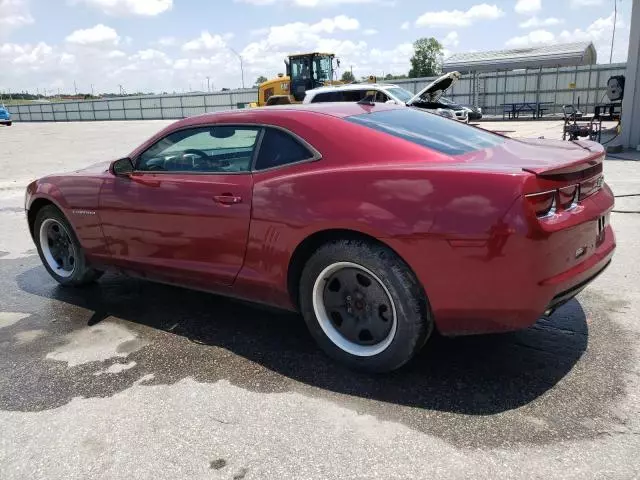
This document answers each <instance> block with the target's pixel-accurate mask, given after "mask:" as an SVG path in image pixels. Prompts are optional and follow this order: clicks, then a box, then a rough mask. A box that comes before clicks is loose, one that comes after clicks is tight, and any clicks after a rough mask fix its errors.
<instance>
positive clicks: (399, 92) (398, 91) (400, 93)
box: [386, 87, 413, 103]
mask: <svg viewBox="0 0 640 480" xmlns="http://www.w3.org/2000/svg"><path fill="white" fill-rule="evenodd" d="M386 90H387V92H389V93H390V94H391V95H393V96H394V97H396V98H397V99H398V100H400V101H402V102H404V103H407V102H408V101H409V100H411V99H412V98H413V93H411V92H410V91H409V90H405V89H404V88H400V87H392V88H387V89H386Z"/></svg>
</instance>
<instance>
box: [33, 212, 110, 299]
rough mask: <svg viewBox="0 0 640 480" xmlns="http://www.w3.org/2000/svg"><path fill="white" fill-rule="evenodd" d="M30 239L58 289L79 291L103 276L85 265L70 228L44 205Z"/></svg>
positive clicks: (79, 246) (57, 213)
mask: <svg viewBox="0 0 640 480" xmlns="http://www.w3.org/2000/svg"><path fill="white" fill-rule="evenodd" d="M33 237H34V239H35V243H36V247H37V249H38V255H40V259H41V260H42V263H43V265H44V267H45V268H46V269H47V271H48V272H49V275H51V276H52V277H53V278H54V280H55V281H57V282H58V283H59V284H60V285H64V286H72V287H80V286H83V285H87V284H90V283H92V282H95V281H96V280H97V279H98V278H100V276H101V275H102V272H101V271H100V270H96V269H94V268H92V267H91V266H89V265H88V264H87V261H86V258H85V256H84V251H83V250H82V246H81V245H80V242H79V241H78V238H77V237H76V235H75V233H74V231H73V228H72V227H71V225H70V224H69V221H68V220H67V219H66V218H65V216H64V214H63V213H62V212H61V211H60V210H59V209H58V208H56V207H55V206H53V205H47V206H46V207H43V208H41V209H40V210H39V211H38V214H37V215H36V220H35V223H34V227H33Z"/></svg>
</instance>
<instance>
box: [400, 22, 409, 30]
mask: <svg viewBox="0 0 640 480" xmlns="http://www.w3.org/2000/svg"><path fill="white" fill-rule="evenodd" d="M410 27H411V22H404V23H403V24H402V25H400V28H401V29H402V30H409V28H410Z"/></svg>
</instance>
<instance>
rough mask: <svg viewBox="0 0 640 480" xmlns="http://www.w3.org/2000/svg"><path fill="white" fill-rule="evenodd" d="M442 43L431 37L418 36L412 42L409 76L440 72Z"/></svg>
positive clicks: (416, 76) (429, 74)
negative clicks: (418, 37)
mask: <svg viewBox="0 0 640 480" xmlns="http://www.w3.org/2000/svg"><path fill="white" fill-rule="evenodd" d="M441 64H442V44H441V43H440V42H439V41H438V40H436V39H435V38H433V37H430V38H420V39H418V40H416V41H415V42H414V43H413V57H411V70H409V78H418V77H432V76H434V75H437V74H438V73H440V70H441V68H440V66H441Z"/></svg>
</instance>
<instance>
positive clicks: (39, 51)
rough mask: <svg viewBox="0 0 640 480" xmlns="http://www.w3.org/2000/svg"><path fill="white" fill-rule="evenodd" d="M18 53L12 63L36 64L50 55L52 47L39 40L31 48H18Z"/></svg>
mask: <svg viewBox="0 0 640 480" xmlns="http://www.w3.org/2000/svg"><path fill="white" fill-rule="evenodd" d="M17 52H18V53H19V54H18V55H17V56H16V57H15V58H14V59H13V62H12V63H13V64H14V65H21V64H22V65H25V64H26V65H37V64H40V63H43V62H44V61H46V60H47V59H49V58H51V57H52V53H53V48H52V47H50V46H49V45H47V44H46V43H44V42H39V43H38V44H37V45H36V46H35V47H33V48H29V47H26V48H18V49H17Z"/></svg>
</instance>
